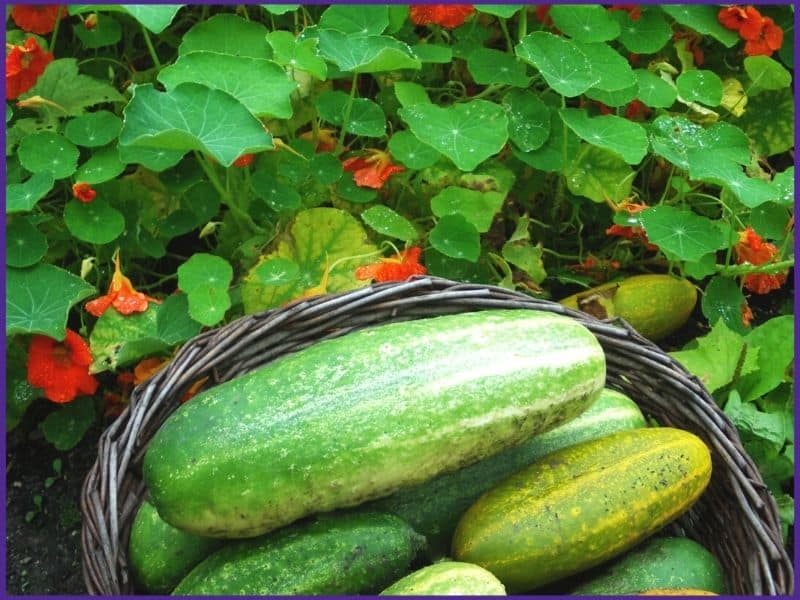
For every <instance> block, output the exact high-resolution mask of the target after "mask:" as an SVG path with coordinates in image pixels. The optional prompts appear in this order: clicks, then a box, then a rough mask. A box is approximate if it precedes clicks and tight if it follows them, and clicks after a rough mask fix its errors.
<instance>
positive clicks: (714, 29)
mask: <svg viewBox="0 0 800 600" xmlns="http://www.w3.org/2000/svg"><path fill="white" fill-rule="evenodd" d="M661 10H663V11H664V12H665V13H667V14H668V15H669V16H670V17H672V18H673V19H675V20H676V21H677V22H678V23H680V24H681V25H686V26H687V27H691V28H692V29H694V30H695V31H696V32H697V33H702V34H708V35H710V36H711V37H713V38H716V39H717V40H718V41H720V42H722V45H723V46H725V47H727V48H731V47H733V46H734V45H736V43H737V42H738V41H739V39H740V38H739V34H738V32H736V31H732V30H730V29H727V28H725V27H723V26H722V24H721V23H720V22H719V18H718V17H717V15H718V14H719V7H718V6H712V5H710V4H664V5H661Z"/></svg>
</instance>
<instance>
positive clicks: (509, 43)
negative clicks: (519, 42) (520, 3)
mask: <svg viewBox="0 0 800 600" xmlns="http://www.w3.org/2000/svg"><path fill="white" fill-rule="evenodd" d="M523 10H524V9H523ZM497 22H498V23H500V29H501V31H502V32H503V36H504V37H505V38H506V48H508V52H509V54H514V43H513V42H512V41H511V36H510V35H509V34H508V25H506V20H505V19H503V18H502V17H498V18H497Z"/></svg>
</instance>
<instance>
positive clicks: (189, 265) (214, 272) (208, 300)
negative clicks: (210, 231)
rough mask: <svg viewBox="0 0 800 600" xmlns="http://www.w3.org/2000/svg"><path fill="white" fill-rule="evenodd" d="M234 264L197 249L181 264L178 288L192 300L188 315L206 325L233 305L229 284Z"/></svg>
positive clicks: (220, 316) (212, 323)
mask: <svg viewBox="0 0 800 600" xmlns="http://www.w3.org/2000/svg"><path fill="white" fill-rule="evenodd" d="M232 280H233V267H231V265H230V263H229V262H228V261H227V260H225V259H224V258H222V257H219V256H215V255H213V254H206V253H204V252H197V253H195V254H193V255H192V256H191V258H190V259H189V260H187V261H186V262H185V263H183V264H182V265H181V266H180V267H178V287H179V288H180V289H181V290H182V291H184V292H186V294H187V296H188V299H189V315H190V316H191V317H192V319H194V320H195V321H197V322H198V323H202V324H203V325H208V326H211V325H216V324H217V323H219V322H220V321H221V320H222V318H223V317H224V316H225V312H226V311H227V310H228V309H229V308H230V306H231V299H230V295H229V293H228V287H229V286H230V284H231V281H232Z"/></svg>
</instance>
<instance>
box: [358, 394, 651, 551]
mask: <svg viewBox="0 0 800 600" xmlns="http://www.w3.org/2000/svg"><path fill="white" fill-rule="evenodd" d="M645 426H646V422H645V418H644V416H643V415H642V411H641V410H640V409H639V407H638V405H637V404H636V403H635V402H634V401H633V400H631V399H630V398H628V397H627V396H625V395H624V394H622V393H620V392H617V391H615V390H611V389H608V388H606V389H604V390H603V391H602V392H601V393H600V396H599V397H598V398H597V400H595V401H594V402H593V403H592V405H591V406H589V408H587V409H586V410H585V411H584V412H583V413H581V414H580V415H578V416H577V417H575V418H574V419H571V420H570V421H567V422H566V423H562V424H561V425H559V426H558V427H556V428H555V429H551V430H550V431H547V432H545V433H541V434H538V435H535V436H533V437H532V438H530V439H528V440H527V441H525V442H523V443H522V444H520V445H518V446H512V447H511V448H507V449H506V450H503V451H501V452H498V453H497V454H494V455H492V456H490V457H488V458H485V459H483V460H482V461H480V462H477V463H475V464H472V465H470V466H468V467H464V468H463V469H459V470H458V471H454V472H451V473H445V474H443V475H439V476H438V477H436V478H435V479H432V480H430V481H427V482H425V483H423V484H421V485H418V486H415V487H412V488H406V489H402V490H399V491H397V492H395V493H394V494H392V495H391V496H387V497H386V498H380V499H378V500H374V501H373V502H372V503H370V504H369V506H370V507H371V508H373V509H375V510H380V511H385V512H391V513H394V514H396V515H398V516H400V517H401V518H402V519H403V520H405V521H406V522H407V523H409V524H410V525H411V526H412V527H413V528H414V529H415V530H416V531H418V532H419V533H421V534H422V535H424V536H425V537H426V538H427V539H428V548H429V550H430V552H431V554H432V556H433V557H439V556H445V555H446V554H448V553H449V552H450V542H451V540H452V538H453V532H454V531H455V529H456V525H457V524H458V520H459V519H460V518H461V515H462V514H463V513H464V511H465V510H467V508H469V506H470V505H471V504H472V503H473V502H475V500H477V499H478V498H479V497H480V496H481V494H483V493H484V492H486V491H488V490H489V489H490V488H491V487H492V486H494V485H495V484H496V483H497V482H499V481H500V480H502V479H504V478H505V477H507V476H509V475H511V474H512V473H514V472H515V471H518V470H520V469H522V468H523V467H526V466H528V465H529V464H531V463H532V462H534V461H535V460H537V459H539V458H541V457H542V456H544V455H545V454H548V453H549V452H553V451H555V450H558V449H560V448H564V447H566V446H571V445H573V444H577V443H579V442H583V441H585V440H589V439H594V438H598V437H602V436H604V435H608V434H611V433H614V432H615V431H622V430H624V429H634V428H636V427H645Z"/></svg>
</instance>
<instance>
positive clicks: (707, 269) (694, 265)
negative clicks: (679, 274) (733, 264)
mask: <svg viewBox="0 0 800 600" xmlns="http://www.w3.org/2000/svg"><path fill="white" fill-rule="evenodd" d="M683 272H684V274H685V275H686V276H687V277H691V278H692V279H695V280H697V281H700V280H702V279H705V278H706V277H708V276H710V275H713V274H714V273H716V272H717V255H716V252H709V253H708V254H706V255H704V256H701V257H700V258H699V259H698V260H694V261H684V263H683Z"/></svg>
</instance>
